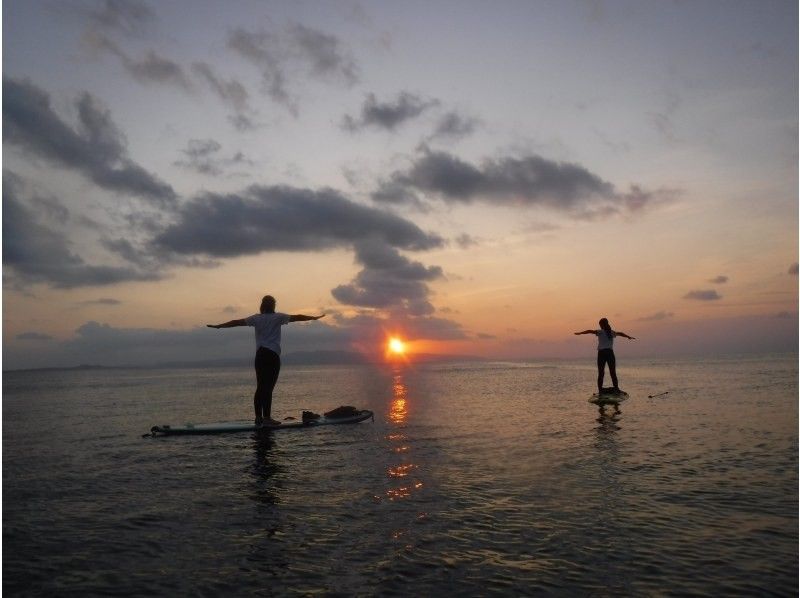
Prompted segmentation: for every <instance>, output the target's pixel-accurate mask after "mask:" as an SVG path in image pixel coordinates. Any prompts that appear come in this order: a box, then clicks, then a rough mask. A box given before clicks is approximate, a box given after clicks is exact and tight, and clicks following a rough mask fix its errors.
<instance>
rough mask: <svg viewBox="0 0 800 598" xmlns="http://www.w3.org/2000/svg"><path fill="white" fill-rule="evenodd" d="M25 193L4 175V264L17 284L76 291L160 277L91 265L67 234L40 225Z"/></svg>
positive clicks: (17, 181)
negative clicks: (35, 284)
mask: <svg viewBox="0 0 800 598" xmlns="http://www.w3.org/2000/svg"><path fill="white" fill-rule="evenodd" d="M21 193H22V181H21V179H20V178H19V177H17V176H16V175H13V174H12V173H10V172H4V173H3V265H4V266H5V267H6V268H7V269H9V271H10V272H11V273H13V275H14V278H15V280H16V282H18V283H21V284H30V283H47V284H50V285H52V286H54V287H59V288H74V287H80V286H94V285H110V284H116V283H120V282H126V281H132V280H156V279H158V278H159V276H158V274H157V273H156V272H153V271H148V270H143V269H139V268H130V267H121V266H113V265H92V264H88V263H87V262H86V261H85V260H84V259H83V258H82V257H81V256H80V255H78V254H77V253H75V252H74V251H73V250H72V248H71V244H70V242H69V240H68V238H67V236H66V235H65V234H64V233H63V232H61V231H59V230H57V229H54V228H51V227H48V226H46V225H44V224H42V223H41V222H39V220H38V218H37V217H36V214H35V213H34V212H33V211H32V210H31V209H30V208H29V207H27V206H26V205H25V202H24V201H23V200H22V197H21Z"/></svg>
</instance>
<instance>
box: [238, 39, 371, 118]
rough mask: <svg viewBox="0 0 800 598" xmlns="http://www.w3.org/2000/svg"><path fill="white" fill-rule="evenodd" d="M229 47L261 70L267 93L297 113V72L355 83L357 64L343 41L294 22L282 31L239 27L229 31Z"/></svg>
mask: <svg viewBox="0 0 800 598" xmlns="http://www.w3.org/2000/svg"><path fill="white" fill-rule="evenodd" d="M228 48H229V49H231V50H233V51H234V52H236V53H237V54H238V55H239V56H241V57H243V58H244V59H246V60H247V61H249V62H250V63H251V64H254V65H255V66H256V67H258V68H259V69H260V70H261V74H262V78H263V81H264V88H265V91H266V93H267V95H268V96H269V97H270V98H271V99H272V100H273V101H274V102H276V103H277V104H281V105H283V106H284V107H285V108H287V109H288V110H289V112H290V113H291V114H293V115H295V116H297V113H298V108H297V100H296V98H295V97H293V95H292V93H291V92H290V91H289V88H290V85H291V83H292V79H293V78H294V77H297V76H298V72H300V71H304V72H305V73H306V75H307V76H311V77H313V78H317V79H319V78H322V79H327V80H332V81H334V82H339V83H344V85H346V86H351V85H353V84H354V83H355V82H356V81H357V79H358V65H357V64H356V63H355V61H354V60H353V59H352V58H351V57H350V56H349V54H348V53H347V51H346V50H345V48H344V46H343V44H342V42H341V41H340V40H339V39H338V38H337V37H336V36H334V35H330V34H327V33H324V32H322V31H319V30H317V29H313V28H311V27H307V26H305V25H300V24H295V25H292V26H290V27H288V28H287V29H286V30H284V31H281V32H275V31H267V30H265V29H261V30H247V29H245V28H242V27H239V28H236V29H234V30H233V31H231V32H230V33H229V34H228Z"/></svg>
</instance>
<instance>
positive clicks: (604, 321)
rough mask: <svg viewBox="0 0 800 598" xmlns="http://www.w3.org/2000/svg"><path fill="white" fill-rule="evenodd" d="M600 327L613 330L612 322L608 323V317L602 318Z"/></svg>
mask: <svg viewBox="0 0 800 598" xmlns="http://www.w3.org/2000/svg"><path fill="white" fill-rule="evenodd" d="M599 324H600V328H602V329H603V330H605V331H606V332H611V324H609V323H608V318H600V322H599Z"/></svg>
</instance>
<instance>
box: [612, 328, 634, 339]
mask: <svg viewBox="0 0 800 598" xmlns="http://www.w3.org/2000/svg"><path fill="white" fill-rule="evenodd" d="M614 332H616V333H617V336H621V337H622V338H629V339H631V340H632V341H635V340H636V337H634V336H628V335H627V334H625V333H624V332H618V331H616V330H615V331H614Z"/></svg>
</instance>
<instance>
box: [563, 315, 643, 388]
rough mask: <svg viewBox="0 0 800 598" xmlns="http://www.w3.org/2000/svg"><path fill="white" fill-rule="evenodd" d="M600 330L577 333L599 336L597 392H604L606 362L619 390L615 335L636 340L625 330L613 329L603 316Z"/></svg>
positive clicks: (615, 386) (612, 379) (613, 381)
mask: <svg viewBox="0 0 800 598" xmlns="http://www.w3.org/2000/svg"><path fill="white" fill-rule="evenodd" d="M599 324H600V330H583V331H581V332H576V333H575V334H594V335H596V336H597V392H600V393H601V392H603V377H604V376H605V369H606V364H608V373H609V374H611V382H612V383H613V384H614V390H615V391H617V392H619V382H618V381H617V358H616V357H615V356H614V337H617V336H621V337H622V338H628V339H630V340H635V338H634V337H632V336H628V335H627V334H625V333H624V332H618V331H615V330H612V329H611V324H609V323H608V319H606V318H602V319H601V320H600V322H599Z"/></svg>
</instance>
